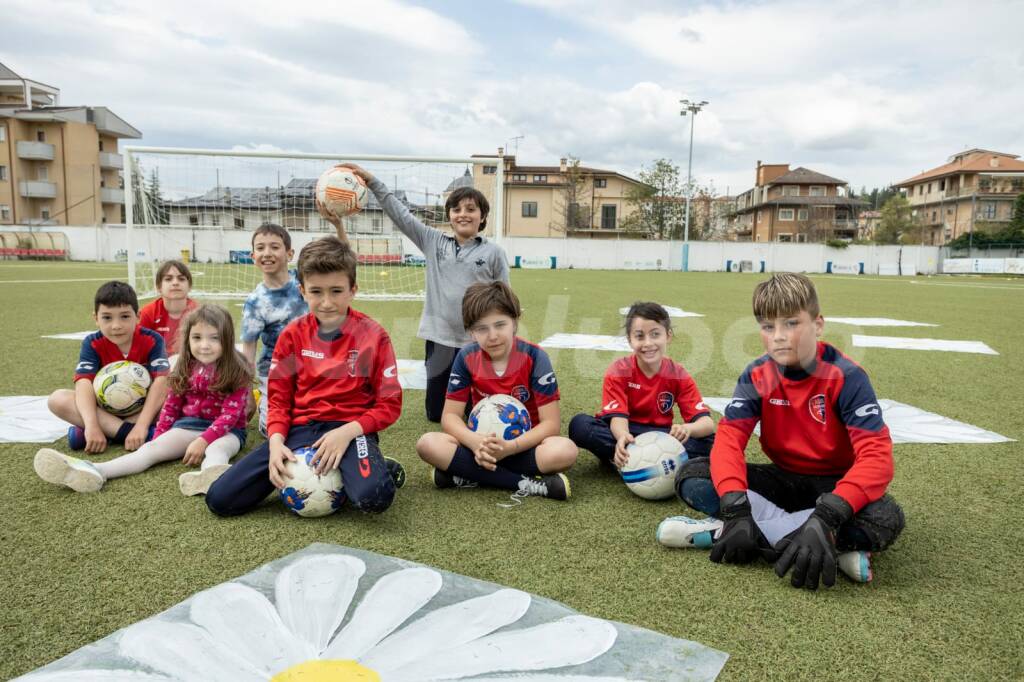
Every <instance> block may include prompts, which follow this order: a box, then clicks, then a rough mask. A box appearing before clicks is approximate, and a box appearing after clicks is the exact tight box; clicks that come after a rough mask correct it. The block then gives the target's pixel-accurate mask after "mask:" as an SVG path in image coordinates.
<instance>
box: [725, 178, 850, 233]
mask: <svg viewBox="0 0 1024 682" xmlns="http://www.w3.org/2000/svg"><path fill="white" fill-rule="evenodd" d="M754 177H755V180H754V187H753V188H751V189H748V190H747V191H746V192H743V193H742V194H740V195H739V196H737V197H736V203H735V207H734V212H733V214H732V216H731V218H732V220H731V225H730V227H729V233H728V236H727V238H728V239H730V240H733V241H755V242H773V241H779V242H823V241H826V240H829V239H851V240H852V239H855V238H856V237H857V212H858V211H859V210H861V209H863V208H865V207H867V205H868V204H867V202H865V201H861V200H859V199H854V198H853V197H851V196H850V189H849V187H848V185H847V184H846V181H845V180H839V179H838V178H833V177H830V176H828V175H825V174H823V173H818V172H817V171H813V170H810V169H808V168H803V167H798V168H794V169H793V170H790V168H789V164H762V163H761V162H760V161H758V162H757V170H756V172H755V176H754Z"/></svg>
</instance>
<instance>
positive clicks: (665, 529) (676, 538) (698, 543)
mask: <svg viewBox="0 0 1024 682" xmlns="http://www.w3.org/2000/svg"><path fill="white" fill-rule="evenodd" d="M724 525H725V523H724V522H723V521H719V520H718V519H716V518H713V517H708V518H706V519H691V518H690V517H689V516H670V517H668V518H667V519H665V520H664V521H662V522H661V523H659V524H658V530H657V531H656V532H655V534H654V537H655V538H657V540H658V542H660V543H661V544H663V545H665V546H666V547H696V548H697V549H711V544H712V543H713V542H714V540H715V533H716V532H718V530H719V529H721V527H722V526H724Z"/></svg>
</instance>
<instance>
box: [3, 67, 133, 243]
mask: <svg viewBox="0 0 1024 682" xmlns="http://www.w3.org/2000/svg"><path fill="white" fill-rule="evenodd" d="M140 137H142V133H140V132H139V131H138V130H136V129H135V128H133V127H132V126H130V125H128V123H126V122H125V121H124V120H122V119H121V118H119V117H118V116H117V115H115V114H114V113H113V112H111V111H110V110H109V109H107V108H106V107H85V106H77V107H75V106H71V107H69V106H61V104H60V90H59V89H58V88H55V87H53V86H50V85H45V84H43V83H38V82H36V81H32V80H29V79H27V78H22V77H21V76H19V75H18V74H16V73H14V72H13V71H11V70H10V69H8V68H7V67H5V66H4V65H3V64H0V225H11V224H18V225H100V224H103V223H120V222H123V219H122V209H123V207H124V189H123V187H124V182H123V180H122V177H121V169H122V168H123V166H124V160H123V158H122V157H121V155H120V154H118V151H117V145H118V140H120V139H122V138H131V139H138V138H140Z"/></svg>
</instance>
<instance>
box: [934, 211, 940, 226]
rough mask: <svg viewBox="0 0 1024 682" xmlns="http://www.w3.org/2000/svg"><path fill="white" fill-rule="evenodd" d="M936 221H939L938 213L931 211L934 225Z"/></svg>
mask: <svg viewBox="0 0 1024 682" xmlns="http://www.w3.org/2000/svg"><path fill="white" fill-rule="evenodd" d="M938 219H939V212H938V211H932V222H933V223H934V222H935V221H936V220H938Z"/></svg>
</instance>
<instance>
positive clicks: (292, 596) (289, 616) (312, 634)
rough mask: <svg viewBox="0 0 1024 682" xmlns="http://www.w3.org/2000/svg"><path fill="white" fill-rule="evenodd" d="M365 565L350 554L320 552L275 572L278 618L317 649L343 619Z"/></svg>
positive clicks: (325, 643) (323, 646) (324, 646)
mask: <svg viewBox="0 0 1024 682" xmlns="http://www.w3.org/2000/svg"><path fill="white" fill-rule="evenodd" d="M365 572H366V564H364V563H363V562H362V561H361V560H359V559H357V558H356V557H352V556H345V555H340V554H320V555H316V556H311V557H305V558H302V559H299V560H298V561H296V562H294V563H292V564H289V565H288V566H286V567H285V568H284V570H282V571H281V572H280V573H278V574H277V582H276V584H275V587H274V589H275V594H276V597H277V610H278V612H279V613H280V614H281V620H283V621H284V624H285V626H286V627H287V628H289V629H290V630H291V631H292V632H294V633H295V634H296V635H297V636H299V637H302V638H303V639H305V640H306V641H307V642H309V643H310V644H312V645H313V646H314V647H315V648H316V650H317V652H320V651H323V650H324V649H325V648H327V643H328V642H330V641H331V635H332V634H334V631H335V630H336V629H337V628H338V625H340V624H341V621H342V619H344V618H345V612H346V611H347V610H348V605H349V604H350V603H351V602H352V595H353V594H355V592H356V587H358V586H359V578H361V577H362V575H363V573H365Z"/></svg>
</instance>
